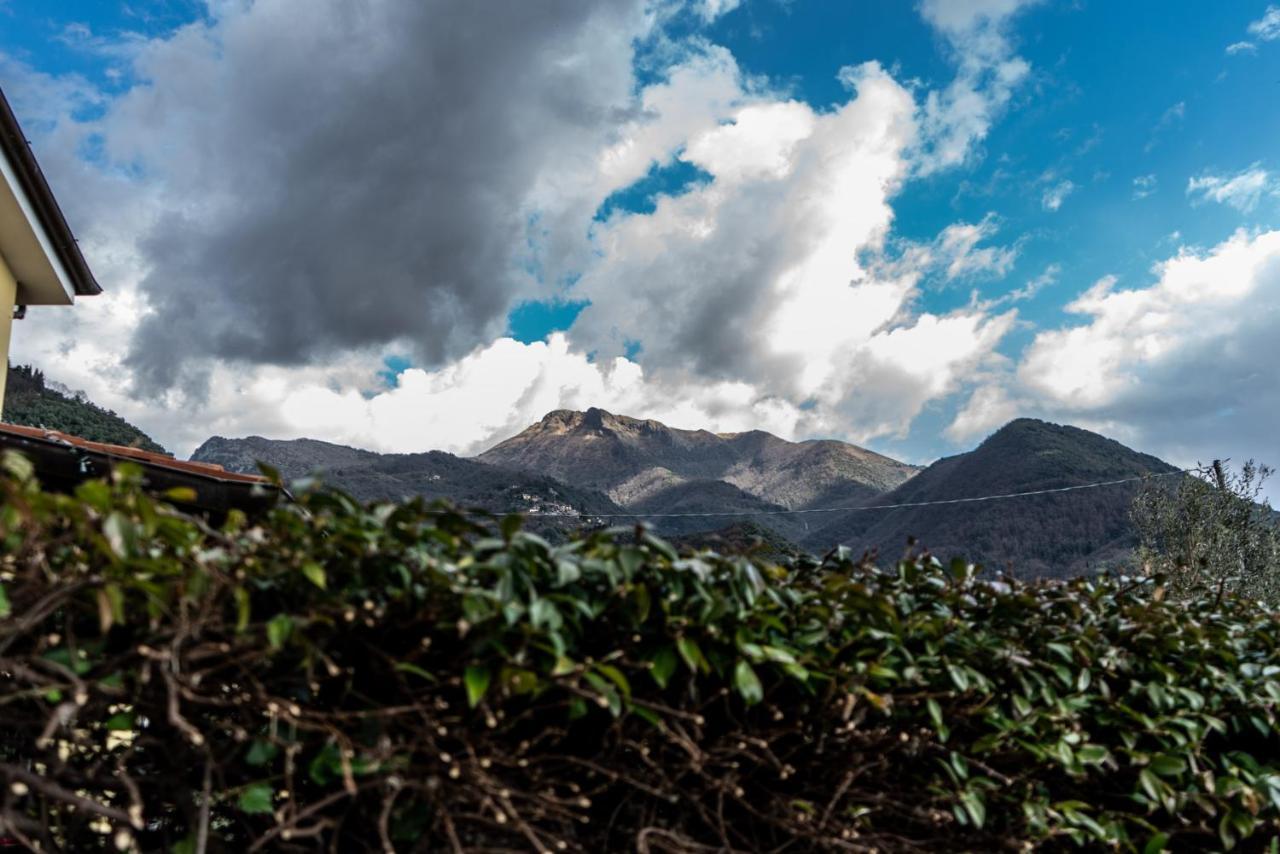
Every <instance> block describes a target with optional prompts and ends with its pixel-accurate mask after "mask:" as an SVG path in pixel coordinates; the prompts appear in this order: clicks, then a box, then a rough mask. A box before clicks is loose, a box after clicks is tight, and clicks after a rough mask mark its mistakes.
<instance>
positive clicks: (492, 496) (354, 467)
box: [191, 436, 623, 527]
mask: <svg viewBox="0 0 1280 854" xmlns="http://www.w3.org/2000/svg"><path fill="white" fill-rule="evenodd" d="M191 459H192V460H195V461H197V462H206V463H217V464H219V465H221V466H223V467H224V468H226V469H228V470H229V471H239V472H256V471H257V470H258V467H257V464H258V462H259V461H261V462H264V463H266V464H268V465H270V466H273V467H274V468H276V469H278V470H279V471H280V473H281V474H282V475H283V476H284V477H285V478H286V479H288V480H293V479H296V478H299V477H304V476H307V475H311V474H316V473H319V474H320V475H321V476H322V479H323V480H324V481H325V482H326V483H330V484H332V485H334V486H336V487H338V488H340V489H342V490H344V491H346V492H349V493H351V494H352V495H354V496H355V497H356V498H359V499H361V500H362V501H373V500H400V499H404V498H410V497H413V496H423V497H425V498H427V499H436V498H445V499H448V500H450V501H453V502H454V503H456V504H459V505H461V506H464V507H483V508H485V509H487V510H490V511H493V512H499V513H501V512H507V511H515V510H519V511H522V512H527V513H538V512H542V513H572V512H577V513H581V514H583V515H588V516H589V515H590V514H593V513H618V512H623V511H622V508H620V507H618V506H617V505H616V504H615V503H614V502H612V501H611V500H609V498H608V497H607V496H605V495H602V494H601V493H599V492H596V491H594V490H591V489H583V488H581V487H577V486H570V485H567V484H564V483H561V482H559V481H557V480H555V479H553V478H550V477H546V476H544V475H532V474H527V473H523V472H516V471H511V470H508V469H504V468H500V467H495V466H489V465H485V464H483V463H478V462H475V461H474V460H468V459H464V458H462V457H456V456H454V455H453V454H446V453H444V452H443V451H429V452H427V453H422V454H378V453H374V452H373V451H363V450H359V449H357V448H348V447H346V446H344V445H335V444H332V443H330V442H321V441H317V440H315V439H291V440H275V439H264V438H262V437H261V436H250V437H248V438H246V439H224V438H222V437H221V436H215V437H213V438H211V439H209V440H208V441H206V442H205V443H204V444H203V445H201V446H200V447H199V448H197V449H196V451H195V453H194V454H192V455H191ZM554 524H556V525H559V526H563V527H574V525H575V520H573V519H572V518H557V520H556V521H555V523H554Z"/></svg>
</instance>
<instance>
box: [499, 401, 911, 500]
mask: <svg viewBox="0 0 1280 854" xmlns="http://www.w3.org/2000/svg"><path fill="white" fill-rule="evenodd" d="M477 459H478V460H480V461H481V462H485V463H490V464H494V465H500V466H505V467H507V468H512V469H519V470H522V471H530V472H541V473H545V474H548V475H551V476H552V477H555V478H558V479H560V480H563V481H566V482H568V483H575V484H578V485H581V486H588V487H591V488H593V489H599V490H601V491H602V492H605V493H607V494H608V495H609V496H610V497H611V498H613V500H614V501H617V502H618V503H619V504H622V505H624V506H627V507H636V508H641V507H643V508H644V509H645V510H646V511H650V512H652V511H653V508H654V507H655V506H657V505H659V504H663V503H664V502H665V501H666V500H665V499H664V498H663V496H664V495H666V496H669V498H670V499H672V500H674V499H676V498H677V497H678V498H679V499H680V500H681V501H685V502H687V501H689V500H690V499H691V496H692V495H693V494H694V493H697V492H700V491H708V490H710V491H708V492H707V495H706V497H707V498H708V499H712V498H715V499H720V500H723V499H724V498H725V496H724V494H723V489H721V488H720V487H718V486H713V485H712V484H715V483H717V482H718V483H721V484H729V485H730V486H732V487H734V488H736V489H737V490H740V491H741V492H743V493H746V495H747V496H753V497H754V498H755V499H756V501H755V502H754V503H755V504H759V503H764V504H767V505H769V506H774V507H783V508H787V509H799V508H805V507H811V506H814V504H815V503H816V502H823V503H857V502H859V501H861V500H865V499H866V498H869V497H871V496H874V495H878V494H880V493H882V492H885V491H887V490H890V489H893V488H894V487H896V486H899V485H900V484H902V483H903V482H904V481H906V480H907V479H908V478H910V477H911V476H912V475H914V474H915V473H916V472H917V471H919V469H917V468H916V467H914V466H909V465H907V464H905V463H900V462H898V461H897V460H893V459H890V458H888V457H883V456H880V455H879V454H875V453H872V452H871V451H868V450H865V449H863V448H859V447H857V446H856V445H850V444H847V443H845V442H836V441H830V440H815V441H809V442H788V441H786V440H784V439H779V438H778V437H777V436H773V435H771V434H769V433H765V432H762V431H759V430H752V431H750V432H746V433H709V432H707V431H706V430H676V429H673V428H671V427H668V426H666V425H665V424H662V423H660V422H657V421H642V420H640V419H637V418H628V417H626V416H623V415H613V414H611V413H608V412H605V411H604V410H601V409H588V410H587V411H586V412H572V411H569V410H557V411H555V412H552V413H550V414H549V415H547V416H546V417H545V418H543V419H542V420H541V421H539V422H538V423H537V424H534V425H533V426H532V427H530V428H528V429H527V430H525V431H524V432H522V433H520V434H519V435H517V436H514V437H512V438H510V439H508V440H506V441H505V442H502V443H501V444H499V445H497V446H495V447H493V448H490V449H489V450H488V451H485V452H484V453H483V454H481V455H480V456H479V457H477ZM698 484H701V486H698ZM736 500H741V501H746V503H752V502H749V501H747V500H746V498H745V497H743V498H741V499H736ZM668 503H669V502H668Z"/></svg>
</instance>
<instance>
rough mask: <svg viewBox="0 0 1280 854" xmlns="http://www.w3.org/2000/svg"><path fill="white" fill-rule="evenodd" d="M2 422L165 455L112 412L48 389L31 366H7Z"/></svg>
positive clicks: (153, 443)
mask: <svg viewBox="0 0 1280 854" xmlns="http://www.w3.org/2000/svg"><path fill="white" fill-rule="evenodd" d="M4 420H5V421H7V422H8V423H10V424H20V425H23V426H27V427H44V428H47V429H50V430H61V431H62V432H64V433H72V434H74V435H76V436H80V437H82V438H85V439H89V440H91V441H94V442H107V443H110V444H112V445H126V446H129V447H133V448H142V449H143V450H146V451H155V452H156V453H161V454H163V453H165V449H164V448H163V447H161V446H160V444H159V443H158V442H156V441H155V440H154V439H152V438H151V437H150V436H148V435H147V434H146V433H143V432H142V431H141V430H139V429H138V428H137V427H134V426H133V425H132V424H130V423H129V422H128V421H125V420H124V419H123V418H121V417H120V416H119V415H116V414H115V413H114V412H112V411H111V410H109V409H103V408H102V407H101V406H97V405H95V404H93V403H91V402H90V401H89V400H88V399H87V398H85V397H84V396H83V395H82V394H78V393H73V394H64V393H63V392H60V391H57V390H55V389H53V388H50V386H49V385H48V384H47V383H46V381H45V376H44V372H43V371H39V370H36V369H35V368H33V367H31V366H30V365H16V366H15V365H10V366H9V379H8V384H7V387H6V388H5V397H4Z"/></svg>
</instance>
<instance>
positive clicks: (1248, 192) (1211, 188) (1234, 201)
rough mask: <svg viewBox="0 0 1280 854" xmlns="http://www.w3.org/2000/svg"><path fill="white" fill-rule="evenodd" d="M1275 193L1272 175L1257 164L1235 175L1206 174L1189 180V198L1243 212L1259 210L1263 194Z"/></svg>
mask: <svg viewBox="0 0 1280 854" xmlns="http://www.w3.org/2000/svg"><path fill="white" fill-rule="evenodd" d="M1269 192H1275V183H1274V181H1273V179H1272V175H1271V173H1270V172H1268V171H1267V170H1266V169H1263V168H1262V167H1261V165H1259V164H1257V163H1255V164H1253V165H1252V166H1250V167H1249V168H1248V169H1245V170H1243V171H1241V172H1237V173H1235V174H1234V175H1214V174H1211V173H1207V172H1206V173H1205V174H1203V175H1200V176H1198V177H1194V178H1191V179H1190V180H1189V181H1187V195H1188V196H1193V197H1195V198H1196V199H1197V200H1198V201H1211V202H1218V203H1220V204H1224V205H1230V206H1231V207H1233V208H1235V209H1236V210H1238V211H1240V212H1241V213H1248V212H1249V211H1251V210H1253V209H1254V208H1255V207H1257V204H1258V200H1259V199H1260V198H1261V197H1262V195H1263V194H1264V193H1269Z"/></svg>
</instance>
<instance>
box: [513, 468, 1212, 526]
mask: <svg viewBox="0 0 1280 854" xmlns="http://www.w3.org/2000/svg"><path fill="white" fill-rule="evenodd" d="M1193 471H1198V469H1178V470H1177V471H1169V472H1162V473H1160V474H1150V475H1142V476H1140V477H1126V478H1122V479H1120V480H1103V481H1098V482H1097V483H1082V484H1078V485H1076V486H1059V487H1055V488H1053V489H1033V490H1029V491H1027V492H1005V493H1000V494H997V495H977V496H972V497H969V498H942V499H938V500H936V501H907V502H903V503H901V504H864V505H861V506H855V507H810V508H806V509H799V510H786V509H782V510H736V511H735V510H719V511H713V512H704V513H585V512H584V513H539V512H537V511H524V513H525V515H526V516H537V517H548V516H549V517H584V516H587V517H592V518H596V519H690V518H705V517H713V516H714V517H729V516H783V515H788V514H801V513H851V512H856V511H860V510H900V509H903V508H907V507H935V506H938V505H943V504H968V503H972V502H976V501H997V500H1000V499H1004V498H1026V497H1028V496H1032V495H1052V494H1054V493H1059V492H1072V491H1075V490H1078V489H1098V488H1100V487H1104V486H1118V485H1120V484H1123V483H1137V482H1139V481H1146V480H1154V479H1155V478H1158V477H1171V476H1172V475H1175V474H1190V473H1191V472H1193ZM513 512H522V511H513Z"/></svg>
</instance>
